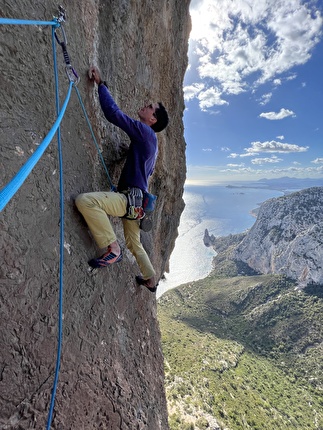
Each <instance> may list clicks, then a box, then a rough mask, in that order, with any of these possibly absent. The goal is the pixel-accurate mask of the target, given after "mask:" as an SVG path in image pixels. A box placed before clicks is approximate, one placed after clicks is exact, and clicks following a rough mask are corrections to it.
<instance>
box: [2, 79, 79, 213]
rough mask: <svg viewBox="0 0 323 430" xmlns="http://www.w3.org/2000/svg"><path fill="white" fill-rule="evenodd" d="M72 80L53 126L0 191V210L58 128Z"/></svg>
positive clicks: (69, 94)
mask: <svg viewBox="0 0 323 430" xmlns="http://www.w3.org/2000/svg"><path fill="white" fill-rule="evenodd" d="M72 86H73V82H70V86H69V88H68V92H67V96H66V99H65V101H64V104H63V106H62V109H61V111H60V113H59V116H58V118H57V119H56V121H55V123H54V125H53V127H52V128H51V129H50V131H49V132H48V134H47V136H46V137H45V139H44V140H43V141H42V143H41V144H40V145H39V146H38V148H37V149H36V151H35V152H34V153H33V154H32V155H31V156H30V157H29V158H28V160H27V161H26V163H25V164H24V165H23V166H22V167H21V168H20V170H19V171H18V173H17V174H16V175H15V176H14V177H13V178H12V179H11V181H10V182H9V183H8V184H7V185H6V186H5V187H4V188H2V190H1V191H0V211H2V209H3V208H4V207H5V206H6V204H7V203H8V202H9V200H10V199H11V198H12V197H13V196H14V194H16V192H17V191H18V190H19V188H20V187H21V185H22V184H23V183H24V181H25V180H26V179H27V177H28V175H29V174H30V172H31V171H32V169H33V168H34V167H35V165H36V164H37V163H38V161H39V160H40V158H41V157H42V155H43V154H44V152H45V150H46V148H47V147H48V145H49V144H50V142H51V141H52V139H53V137H54V136H55V133H56V130H57V129H58V127H59V125H60V123H61V121H62V119H63V116H64V113H65V110H66V107H67V105H68V102H69V99H70V96H71V91H72Z"/></svg>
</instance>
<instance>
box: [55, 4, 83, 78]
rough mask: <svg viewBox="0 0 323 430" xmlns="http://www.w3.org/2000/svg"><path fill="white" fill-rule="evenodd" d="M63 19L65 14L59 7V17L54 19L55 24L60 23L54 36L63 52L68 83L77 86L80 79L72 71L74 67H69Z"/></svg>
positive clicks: (74, 71)
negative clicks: (59, 35) (60, 33)
mask: <svg viewBox="0 0 323 430" xmlns="http://www.w3.org/2000/svg"><path fill="white" fill-rule="evenodd" d="M65 19H66V12H65V10H64V8H63V7H62V6H59V16H58V17H57V18H56V20H57V22H59V23H60V26H59V27H58V28H55V31H54V35H55V39H56V42H57V43H58V44H59V45H60V46H61V48H62V51H63V56H64V61H65V64H66V66H65V71H66V74H67V77H68V79H69V81H70V82H73V84H74V85H77V84H78V83H79V81H80V78H79V76H78V74H77V73H76V70H75V69H74V67H73V66H72V65H71V61H70V57H69V55H68V52H67V48H66V46H67V38H66V33H65V30H64V27H63V22H64V21H65ZM59 29H60V30H61V32H62V39H60V38H59V37H58V34H57V33H58V30H59Z"/></svg>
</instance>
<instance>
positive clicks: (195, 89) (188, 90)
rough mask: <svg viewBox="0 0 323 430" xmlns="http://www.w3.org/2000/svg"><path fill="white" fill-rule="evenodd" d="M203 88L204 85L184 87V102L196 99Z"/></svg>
mask: <svg viewBox="0 0 323 430" xmlns="http://www.w3.org/2000/svg"><path fill="white" fill-rule="evenodd" d="M203 88H204V84H192V85H187V86H186V87H184V100H186V101H188V100H191V99H193V98H194V97H196V96H197V95H198V94H199V93H200V92H201V90H202V89H203Z"/></svg>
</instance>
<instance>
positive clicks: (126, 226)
mask: <svg viewBox="0 0 323 430" xmlns="http://www.w3.org/2000/svg"><path fill="white" fill-rule="evenodd" d="M89 76H90V78H91V79H92V80H94V82H95V83H96V84H97V85H98V93H99V100H100V105H101V108H102V111H103V113H104V115H105V117H106V119H107V120H108V121H109V122H111V123H112V124H114V125H116V126H117V127H120V128H121V129H122V130H123V131H124V132H126V133H127V135H128V136H129V138H130V146H129V150H128V154H127V158H126V161H125V164H124V167H123V169H122V172H121V175H120V179H119V182H118V187H117V192H113V191H110V192H105V191H102V192H93V193H85V194H80V195H79V196H78V197H77V198H76V201H75V203H76V206H77V208H78V210H79V211H80V212H81V214H82V215H83V217H84V219H85V221H86V222H87V225H88V227H89V229H90V231H91V233H92V235H93V237H94V239H95V241H96V243H97V245H98V247H99V248H101V249H103V254H102V255H101V256H100V257H99V258H93V259H92V260H90V261H89V265H90V266H91V267H93V268H103V267H107V266H109V265H110V264H113V263H118V262H120V261H121V260H122V251H121V249H120V246H119V243H118V241H117V238H116V235H115V233H114V230H113V228H112V226H111V223H110V221H109V218H108V217H107V215H111V216H117V217H123V218H122V222H123V230H124V236H125V241H126V245H127V248H128V249H129V250H130V252H131V253H132V254H133V255H134V257H135V258H136V261H137V263H138V265H139V268H140V271H141V275H142V276H136V281H137V283H138V284H139V285H143V286H145V287H147V288H148V289H149V290H150V291H152V292H155V291H156V289H157V285H156V279H155V275H156V273H155V270H154V268H153V266H152V264H151V262H150V259H149V257H148V255H147V253H146V251H145V250H144V248H143V246H142V244H141V242H140V225H139V223H140V218H141V217H142V216H143V210H142V200H143V192H146V191H148V179H149V177H150V176H151V174H152V173H153V170H154V167H155V163H156V158H157V153H158V142H157V137H156V134H155V133H157V132H160V131H162V130H163V129H164V128H165V127H166V126H167V124H168V114H167V111H166V109H165V107H164V106H163V105H162V103H160V102H159V103H152V104H149V105H147V106H144V107H143V108H141V109H140V110H139V111H138V117H139V121H138V120H135V119H132V118H130V117H129V116H127V115H126V114H125V113H124V112H122V111H121V110H120V108H119V107H118V106H117V104H116V103H115V101H114V100H113V98H112V96H111V94H110V92H109V90H108V88H107V86H106V84H105V83H104V82H103V81H102V79H101V74H100V71H99V70H98V69H97V68H96V67H91V68H90V70H89Z"/></svg>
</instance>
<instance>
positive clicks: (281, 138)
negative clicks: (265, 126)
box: [276, 135, 285, 140]
mask: <svg viewBox="0 0 323 430" xmlns="http://www.w3.org/2000/svg"><path fill="white" fill-rule="evenodd" d="M276 138H277V139H280V140H284V139H285V136H284V135H281V136H276Z"/></svg>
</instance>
